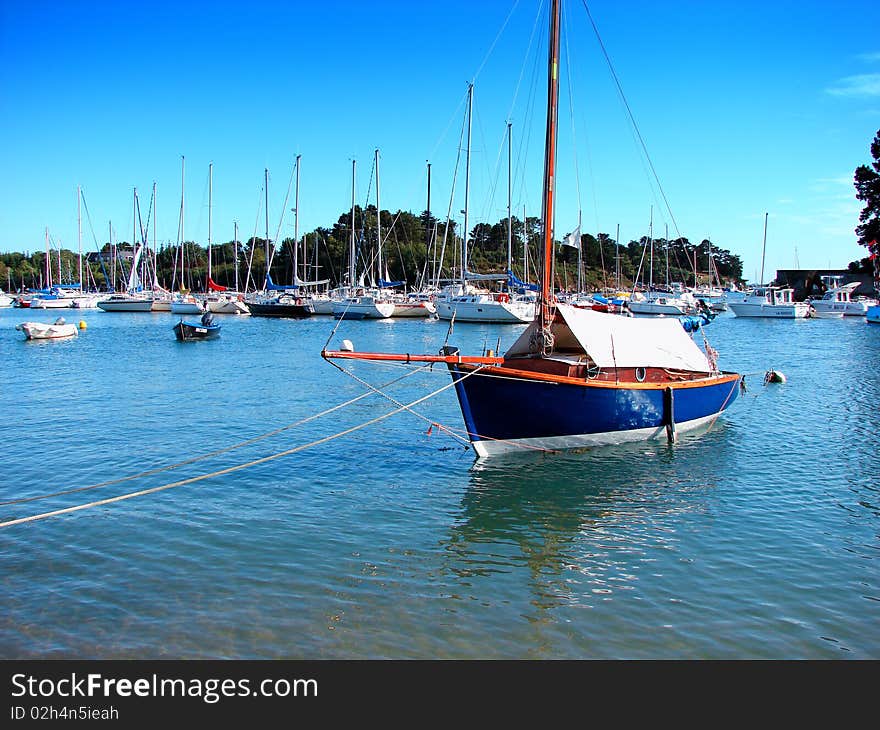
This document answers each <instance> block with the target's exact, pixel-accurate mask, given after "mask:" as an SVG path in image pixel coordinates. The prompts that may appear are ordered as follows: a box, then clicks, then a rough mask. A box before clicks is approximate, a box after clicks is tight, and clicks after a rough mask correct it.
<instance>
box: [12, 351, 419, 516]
mask: <svg viewBox="0 0 880 730" xmlns="http://www.w3.org/2000/svg"><path fill="white" fill-rule="evenodd" d="M429 367H430V363H429V364H427V365H423V366H421V367H418V368H415V369H413V370H410V371H409V372H407V373H406V374H404V375H401V376H400V377H399V378H395V379H394V380H390V381H388V382H387V383H385V384H383V385H381V386H379V387H381V388H387V387H389V386H391V385H394V384H395V383H399V382H400V381H401V380H403V379H404V378H408V377H410V376H411V375H415V374H416V373H418V372H420V371H422V370H425V369H426V368H429ZM370 387H371V391H373V392H367V393H361V394H360V395H359V396H356V397H355V398H352V399H350V400H347V401H345V402H344V403H339V404H337V405H335V406H332V407H331V408H328V409H326V410H324V411H321V412H320V413H315V414H313V415H311V416H307V417H305V418H301V419H300V420H298V421H294V422H293V423H289V424H287V425H286V426H280V427H279V428H276V429H273V430H272V431H267V432H266V433H263V434H260V435H259V436H254V437H253V438H249V439H247V440H246V441H240V442H239V443H237V444H232V445H231V446H225V447H224V448H222V449H217V450H215V451H210V452H208V453H207V454H202V455H201V456H194V457H192V458H189V459H185V460H183V461H178V462H176V463H174V464H167V465H165V466H160V467H156V468H155V469H149V470H147V471H142V472H139V473H137V474H131V475H129V476H124V477H119V478H118V479H110V480H108V481H106V482H100V483H98V484H90V485H89V486H86V487H75V488H73V489H65V490H62V491H59V492H52V493H51V494H41V495H37V496H33V497H22V498H21V499H11V500H7V501H4V502H0V507H6V506H8V505H12V504H23V503H24V502H36V501H39V500H41V499H50V498H52V497H61V496H63V495H65V494H75V493H77V492H87V491H90V490H92V489H99V488H101V487H109V486H110V485H112V484H121V483H122V482H129V481H132V480H134V479H142V478H143V477H148V476H153V475H154V474H161V473H162V472H163V471H171V470H172V469H177V468H179V467H181V466H186V465H188V464H195V463H197V462H199V461H204V460H205V459H209V458H211V457H214V456H219V455H220V454H225V453H227V452H230V451H235V450H236V449H240V448H242V447H244V446H250V445H251V444H254V443H256V442H258V441H262V440H263V439H267V438H269V437H271V436H277V435H278V434H279V433H283V432H284V431H289V430H290V429H292V428H296V427H297V426H301V425H303V424H304V423H308V422H309V421H314V420H317V419H318V418H322V417H324V416H327V415H329V414H331V413H333V412H335V411H338V410H339V409H341V408H345V407H347V406H350V405H353V404H354V403H357V402H358V401H359V400H363V399H364V398H366V397H367V396H370V395H375V389H374V388H372V386H370Z"/></svg>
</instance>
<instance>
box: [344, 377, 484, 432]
mask: <svg viewBox="0 0 880 730" xmlns="http://www.w3.org/2000/svg"><path fill="white" fill-rule="evenodd" d="M327 362H329V363H330V364H331V365H332V366H333V367H335V368H336V369H337V370H339V371H340V372H342V373H345V374H346V375H348V377H350V378H352V379H353V380H356V381H357V382H358V383H360V384H361V385H363V386H366V387H367V388H369V389H370V390H372V391H373V392H374V393H376V394H377V395H381V396H382V397H383V398H385V399H386V400H389V401H391V402H392V403H393V404H395V405H397V406H400V407H402V408H405V409H406V410H407V412H408V413H411V414H412V415H414V416H415V417H416V418H421V419H422V420H423V421H427V422H428V423H429V424H431V425H432V426H434V425H436V426H437V427H438V428H442V426H441V424H439V423H437V422H436V421H432V420H431V419H430V418H428V417H427V416H426V415H424V414H422V413H419V412H418V411H414V410H413V409H412V408H409V407H408V406H405V405H403V404H402V403H401V402H400V401H399V400H397V399H396V398H393V397H392V396H390V395H388V394H387V393H385V392H383V391H382V390H380V389H379V388H377V387H375V386H373V385H371V384H370V383H368V382H367V381H366V380H364V379H363V378H361V377H358V376H357V375H355V374H354V373H353V372H351V371H350V370H346V369H345V368H343V367H342V366H341V365H337V364H336V363H335V362H333V361H332V360H327ZM430 364H431V365H433V363H430ZM481 367H482V366H481ZM450 435H451V436H452V437H453V438H456V439H458V440H459V441H463V442H464V443H465V445H467V446H470V441H469V440H468V439H466V438H464V437H462V436H458V435H457V434H454V433H451V432H450Z"/></svg>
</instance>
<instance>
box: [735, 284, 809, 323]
mask: <svg viewBox="0 0 880 730" xmlns="http://www.w3.org/2000/svg"><path fill="white" fill-rule="evenodd" d="M727 306H728V307H729V308H730V310H731V311H732V312H733V313H734V314H735V315H736V316H737V317H772V318H777V319H801V318H805V317H807V316H808V315H809V312H810V305H809V304H807V303H806V302H796V301H794V290H793V289H789V288H783V287H774V286H763V287H757V288H755V290H754V291H752V292H750V293H749V294H746V296H745V297H743V299H742V301H739V302H728V304H727Z"/></svg>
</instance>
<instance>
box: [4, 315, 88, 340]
mask: <svg viewBox="0 0 880 730" xmlns="http://www.w3.org/2000/svg"><path fill="white" fill-rule="evenodd" d="M15 329H17V330H19V331H20V332H24V336H25V339H28V340H58V339H62V338H65V337H75V336H76V335H77V334H79V331H78V329H77V326H76V325H75V324H67V323H66V322H65V321H64V317H59V318H58V319H56V320H55V321H54V322H52V323H51V324H49V323H46V322H22V323H21V324H19V325H16V326H15Z"/></svg>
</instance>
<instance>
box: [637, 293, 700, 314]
mask: <svg viewBox="0 0 880 730" xmlns="http://www.w3.org/2000/svg"><path fill="white" fill-rule="evenodd" d="M695 303H696V302H695V301H694V300H693V297H691V296H690V295H689V294H683V295H682V296H678V297H676V296H672V295H671V294H665V293H662V292H646V293H644V294H642V293H640V292H635V293H634V294H633V295H632V296H631V297H630V300H629V311H630V312H632V313H633V314H637V315H653V316H657V315H668V316H672V317H680V316H683V315H686V314H693V313H694V312H695V311H696V307H695V306H694V305H695Z"/></svg>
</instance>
